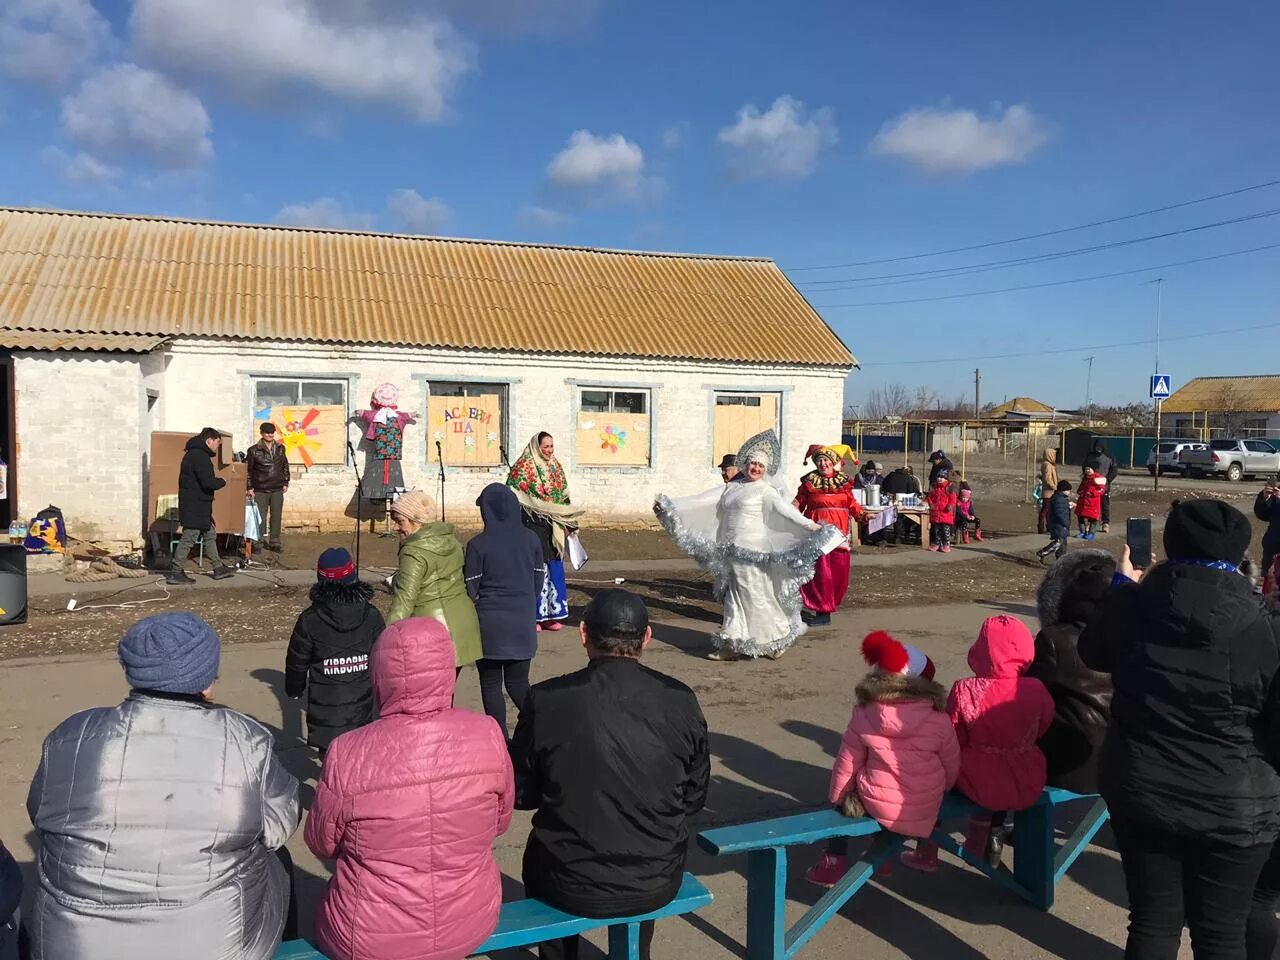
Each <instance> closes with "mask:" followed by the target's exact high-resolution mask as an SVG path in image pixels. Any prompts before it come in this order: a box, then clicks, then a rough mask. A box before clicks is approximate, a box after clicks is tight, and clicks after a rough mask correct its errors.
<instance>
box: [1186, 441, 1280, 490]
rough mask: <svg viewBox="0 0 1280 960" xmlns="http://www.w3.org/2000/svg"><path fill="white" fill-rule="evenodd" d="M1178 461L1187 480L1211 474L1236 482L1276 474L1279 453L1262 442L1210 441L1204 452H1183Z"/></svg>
mask: <svg viewBox="0 0 1280 960" xmlns="http://www.w3.org/2000/svg"><path fill="white" fill-rule="evenodd" d="M1181 460H1182V467H1183V469H1184V470H1185V471H1186V474H1187V476H1189V477H1199V476H1203V475H1205V474H1207V473H1212V474H1214V475H1216V476H1222V477H1226V478H1227V479H1228V480H1239V479H1241V478H1242V477H1248V478H1250V479H1252V478H1254V477H1257V476H1268V477H1271V476H1275V475H1276V474H1277V473H1280V451H1277V450H1276V448H1275V447H1274V446H1273V445H1272V444H1270V443H1268V442H1267V441H1266V440H1244V439H1236V440H1210V441H1209V448H1208V449H1207V450H1187V451H1184V452H1183V454H1182V458H1181Z"/></svg>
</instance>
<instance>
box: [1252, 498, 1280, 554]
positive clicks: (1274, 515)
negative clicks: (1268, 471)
mask: <svg viewBox="0 0 1280 960" xmlns="http://www.w3.org/2000/svg"><path fill="white" fill-rule="evenodd" d="M1253 515H1254V516H1255V517H1257V518H1258V519H1259V520H1264V521H1266V523H1267V525H1268V526H1267V532H1266V533H1264V534H1263V535H1262V575H1263V576H1264V577H1268V576H1270V575H1271V565H1272V563H1273V562H1274V561H1275V558H1276V555H1277V554H1280V483H1278V482H1277V481H1275V480H1268V481H1267V485H1266V486H1265V487H1263V488H1262V491H1261V492H1260V493H1259V494H1258V497H1257V499H1256V500H1254V501H1253Z"/></svg>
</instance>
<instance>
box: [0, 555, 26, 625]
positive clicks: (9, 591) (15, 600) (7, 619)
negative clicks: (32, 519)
mask: <svg viewBox="0 0 1280 960" xmlns="http://www.w3.org/2000/svg"><path fill="white" fill-rule="evenodd" d="M26 622H27V548H26V547H24V546H22V544H14V543H0V625H4V624H6V623H26Z"/></svg>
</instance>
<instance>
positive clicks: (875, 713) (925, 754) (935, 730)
mask: <svg viewBox="0 0 1280 960" xmlns="http://www.w3.org/2000/svg"><path fill="white" fill-rule="evenodd" d="M862 656H863V659H864V660H866V661H867V663H868V664H869V665H870V666H871V668H872V669H871V672H870V673H868V674H867V675H866V676H865V677H864V678H863V679H862V682H861V683H859V684H858V686H857V689H856V691H855V695H856V700H855V703H854V707H853V716H852V717H851V718H850V720H849V726H848V729H846V730H845V732H844V737H843V739H842V741H841V743H840V752H839V753H838V754H837V755H836V764H835V768H834V769H833V770H832V771H831V789H830V791H829V792H828V799H829V800H830V801H831V803H833V804H835V805H837V806H838V807H839V808H840V810H841V812H842V813H844V814H845V815H846V816H850V817H861V816H870V817H874V818H875V819H876V820H877V821H878V822H879V824H880V826H881V827H883V828H884V829H885V830H886V831H889V832H891V833H896V834H901V835H904V836H908V837H927V836H929V835H930V834H931V833H933V828H934V825H935V824H936V823H937V820H938V811H939V809H940V808H941V807H942V797H943V794H945V793H946V792H947V791H948V790H950V789H951V787H952V785H953V784H954V783H955V782H956V777H957V776H959V773H960V746H959V744H958V743H957V742H956V734H955V729H954V728H953V727H952V724H951V721H950V719H948V717H947V713H946V709H947V698H946V693H945V692H944V690H943V688H942V686H941V685H940V684H938V683H937V682H936V681H935V680H934V679H933V677H934V665H933V661H932V660H930V659H929V658H928V657H927V656H925V655H924V653H922V652H921V651H920V650H917V649H916V648H915V647H910V646H907V645H906V644H904V643H899V642H898V641H897V640H895V639H894V638H893V637H891V636H890V635H889V634H887V633H885V632H884V631H883V630H877V631H875V632H874V633H870V634H868V635H867V637H866V639H864V640H863V641H862ZM848 853H849V842H848V838H847V837H836V838H835V839H833V840H832V841H831V842H830V843H829V844H828V846H827V852H826V853H825V854H823V856H822V859H821V860H820V861H819V862H818V863H817V864H815V865H814V866H813V867H810V868H809V870H808V872H807V873H806V874H805V877H806V878H807V879H808V880H809V882H811V883H815V884H818V885H819V886H824V887H830V886H832V885H834V884H835V883H837V882H838V881H839V880H840V878H841V877H842V876H844V874H845V872H846V870H847V869H848Z"/></svg>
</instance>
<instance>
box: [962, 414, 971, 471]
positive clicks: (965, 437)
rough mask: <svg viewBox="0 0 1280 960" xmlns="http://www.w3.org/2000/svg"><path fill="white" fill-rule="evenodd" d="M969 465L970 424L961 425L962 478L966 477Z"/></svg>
mask: <svg viewBox="0 0 1280 960" xmlns="http://www.w3.org/2000/svg"><path fill="white" fill-rule="evenodd" d="M968 463H969V424H967V423H961V424H960V476H961V477H966V476H967V475H968V474H967V473H966V469H967V466H968Z"/></svg>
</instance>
